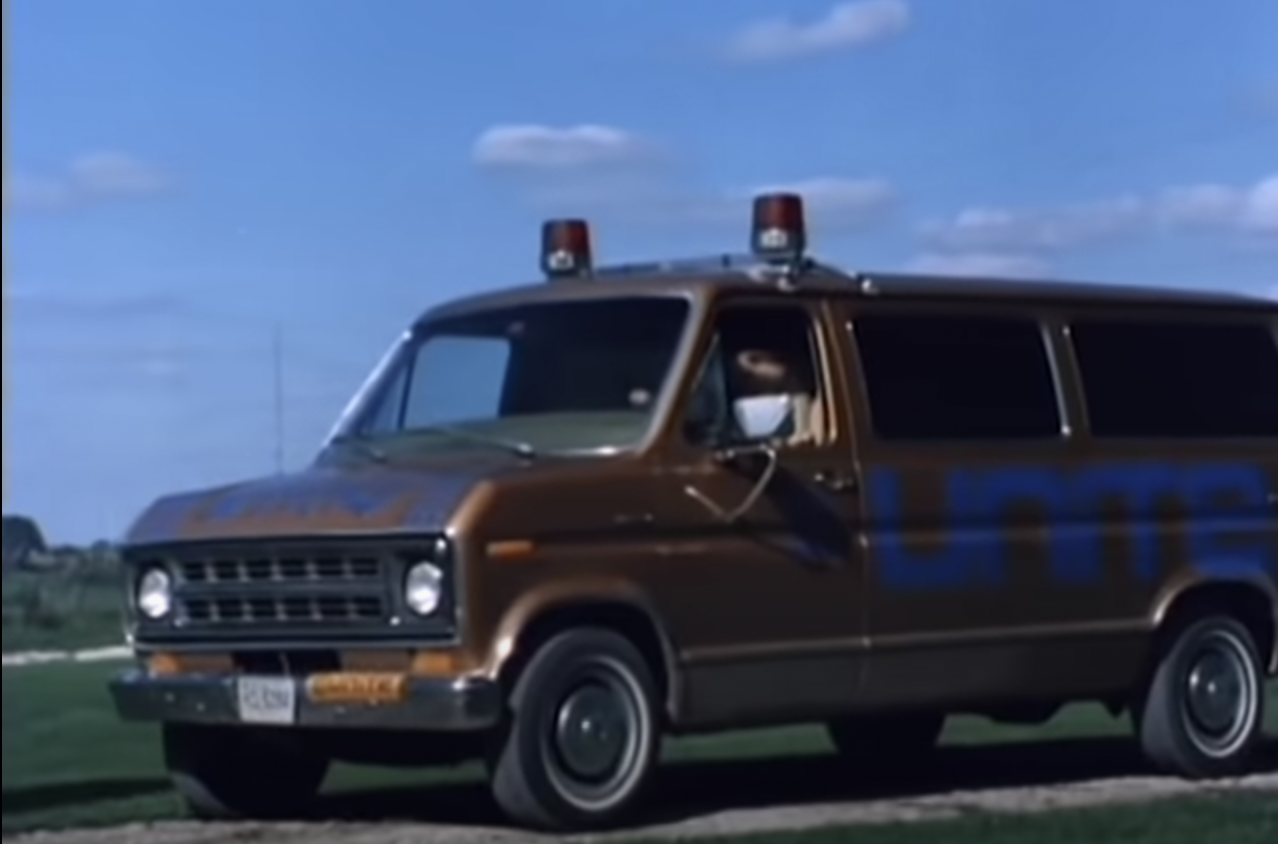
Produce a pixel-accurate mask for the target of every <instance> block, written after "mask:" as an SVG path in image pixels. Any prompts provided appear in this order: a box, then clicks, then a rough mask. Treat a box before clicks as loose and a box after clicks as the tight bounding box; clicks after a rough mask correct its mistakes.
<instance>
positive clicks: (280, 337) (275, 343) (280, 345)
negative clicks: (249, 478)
mask: <svg viewBox="0 0 1278 844" xmlns="http://www.w3.org/2000/svg"><path fill="white" fill-rule="evenodd" d="M271 356H272V363H273V366H272V369H273V372H274V387H275V389H274V392H275V474H277V475H282V474H284V330H283V328H282V327H281V326H280V324H279V323H278V322H277V323H275V325H274V328H273V329H272V332H271Z"/></svg>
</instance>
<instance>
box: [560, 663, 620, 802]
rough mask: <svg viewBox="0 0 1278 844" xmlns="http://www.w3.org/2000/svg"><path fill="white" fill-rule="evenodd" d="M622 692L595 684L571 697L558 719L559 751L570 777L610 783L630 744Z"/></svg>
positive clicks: (562, 708)
mask: <svg viewBox="0 0 1278 844" xmlns="http://www.w3.org/2000/svg"><path fill="white" fill-rule="evenodd" d="M628 715H629V712H628V707H627V706H626V702H625V701H624V700H623V699H622V697H621V695H620V694H619V692H618V690H616V689H613V688H610V687H609V686H608V685H604V684H596V683H591V684H589V685H584V686H581V687H579V688H577V689H576V690H574V691H573V692H572V693H571V694H569V695H568V697H566V698H565V699H564V701H563V703H561V704H560V706H559V711H558V712H557V713H556V718H555V734H554V741H555V750H556V751H557V755H558V756H559V758H560V759H561V760H562V761H563V764H564V767H565V768H566V769H567V773H569V774H571V775H572V776H573V777H576V778H580V779H582V780H586V781H599V780H602V779H606V778H607V777H609V776H610V775H612V774H613V773H615V772H616V770H617V768H618V767H619V766H620V765H621V763H622V761H623V757H624V756H625V754H626V751H627V748H628V747H629V744H630V732H631V731H630V718H629V717H627V716H628Z"/></svg>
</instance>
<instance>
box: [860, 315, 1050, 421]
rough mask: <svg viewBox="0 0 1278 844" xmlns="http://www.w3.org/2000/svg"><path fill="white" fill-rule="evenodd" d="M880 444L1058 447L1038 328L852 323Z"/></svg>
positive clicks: (888, 320)
mask: <svg viewBox="0 0 1278 844" xmlns="http://www.w3.org/2000/svg"><path fill="white" fill-rule="evenodd" d="M853 324H854V330H855V333H856V344H857V349H858V350H859V353H860V356H861V368H862V373H863V375H864V378H865V389H866V393H867V395H868V397H869V403H870V415H871V422H872V424H873V427H874V432H875V435H876V436H877V437H878V438H879V439H882V440H915V441H919V440H928V441H937V440H941V441H945V440H949V441H971V440H1037V439H1059V438H1060V437H1061V436H1062V433H1061V429H1062V426H1061V417H1060V406H1059V402H1058V400H1057V391H1056V382H1055V378H1054V377H1053V370H1052V365H1051V360H1050V358H1049V357H1048V352H1047V347H1046V342H1045V339H1044V335H1043V330H1042V327H1041V326H1040V325H1039V323H1038V322H1037V321H1035V320H1032V319H1018V318H1011V317H992V316H961V315H954V316H950V315H938V316H932V315H909V314H865V315H862V316H859V317H857V318H856V319H855V320H854V321H853Z"/></svg>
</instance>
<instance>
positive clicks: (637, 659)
mask: <svg viewBox="0 0 1278 844" xmlns="http://www.w3.org/2000/svg"><path fill="white" fill-rule="evenodd" d="M656 701H657V690H656V684H655V682H654V679H653V675H652V671H651V669H650V668H649V667H648V664H647V662H646V660H645V659H644V657H643V655H642V654H641V653H640V652H639V650H638V649H637V648H636V647H635V646H634V645H632V644H631V643H630V642H629V641H628V640H627V639H626V638H625V637H623V636H621V635H620V634H618V633H615V632H613V631H611V630H606V629H599V628H582V629H576V630H569V631H567V632H564V633H561V634H559V635H557V636H555V637H554V638H552V639H550V640H549V641H548V642H546V643H545V644H544V645H542V646H541V647H540V648H539V649H538V650H537V651H536V653H535V654H534V655H533V657H532V659H531V660H530V661H529V663H528V665H527V666H526V667H525V668H524V670H523V671H522V672H521V673H520V676H519V679H518V681H517V682H516V684H515V689H514V691H513V693H512V694H511V719H510V722H509V724H508V725H507V727H506V729H505V730H504V731H503V734H502V735H501V736H500V739H499V742H498V747H497V748H495V751H496V752H495V754H494V755H493V757H492V758H491V760H490V762H489V765H490V769H491V777H492V789H493V795H494V796H495V797H496V799H497V803H498V804H499V805H500V806H501V808H502V809H503V810H504V811H505V812H506V814H507V815H508V816H509V817H510V818H511V819H512V820H515V821H516V822H518V823H521V824H524V825H526V826H532V827H536V828H540V829H547V830H557V831H566V830H574V829H597V828H602V827H607V826H611V825H613V824H615V823H616V822H618V821H619V820H620V819H621V818H623V817H624V816H626V815H627V814H629V813H630V812H631V811H632V810H633V809H634V808H635V805H636V803H637V802H638V800H639V798H640V796H641V794H642V792H643V790H644V788H645V786H646V785H647V783H648V780H649V778H650V774H651V771H652V769H653V767H654V765H655V761H656V757H657V751H658V747H659V738H660V735H659V731H660V719H659V715H658V712H659V709H658V706H657V703H656Z"/></svg>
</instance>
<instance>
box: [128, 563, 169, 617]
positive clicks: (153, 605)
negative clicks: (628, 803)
mask: <svg viewBox="0 0 1278 844" xmlns="http://www.w3.org/2000/svg"><path fill="white" fill-rule="evenodd" d="M136 600H137V605H138V611H139V612H141V613H142V614H143V615H144V616H146V617H147V618H149V619H152V620H156V619H161V618H164V617H165V616H166V615H168V614H169V612H170V611H171V610H172V609H173V580H172V578H170V577H169V575H168V573H167V572H164V571H161V570H160V569H151V570H150V571H148V572H147V573H146V574H144V575H142V579H141V580H139V581H138V591H137V596H136Z"/></svg>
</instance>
